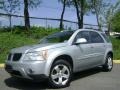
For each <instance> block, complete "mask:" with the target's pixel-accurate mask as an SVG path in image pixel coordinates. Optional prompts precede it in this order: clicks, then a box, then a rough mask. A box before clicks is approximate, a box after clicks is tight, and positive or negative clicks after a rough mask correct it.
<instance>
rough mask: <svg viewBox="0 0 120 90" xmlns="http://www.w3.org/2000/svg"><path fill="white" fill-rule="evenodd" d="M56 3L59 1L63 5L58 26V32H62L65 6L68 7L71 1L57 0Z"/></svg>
mask: <svg viewBox="0 0 120 90" xmlns="http://www.w3.org/2000/svg"><path fill="white" fill-rule="evenodd" d="M58 1H60V2H61V3H62V4H63V10H62V13H61V18H60V26H59V28H60V30H62V29H63V28H64V25H63V17H64V13H65V9H66V6H70V3H71V1H70V0H58Z"/></svg>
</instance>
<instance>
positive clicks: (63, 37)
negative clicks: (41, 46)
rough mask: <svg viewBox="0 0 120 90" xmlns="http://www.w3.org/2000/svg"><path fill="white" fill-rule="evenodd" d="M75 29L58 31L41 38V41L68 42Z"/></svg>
mask: <svg viewBox="0 0 120 90" xmlns="http://www.w3.org/2000/svg"><path fill="white" fill-rule="evenodd" d="M73 33H74V32H73V31H63V32H57V33H54V34H52V35H49V36H47V37H44V38H43V39H41V40H40V42H39V43H61V42H66V41H68V40H69V38H70V37H71V36H72V34H73Z"/></svg>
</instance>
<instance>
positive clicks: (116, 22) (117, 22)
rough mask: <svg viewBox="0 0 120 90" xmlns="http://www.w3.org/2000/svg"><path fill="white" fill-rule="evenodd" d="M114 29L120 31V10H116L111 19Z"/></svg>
mask: <svg viewBox="0 0 120 90" xmlns="http://www.w3.org/2000/svg"><path fill="white" fill-rule="evenodd" d="M111 26H112V30H113V31H115V32H120V11H118V12H116V13H115V14H114V16H113V17H112V19H111Z"/></svg>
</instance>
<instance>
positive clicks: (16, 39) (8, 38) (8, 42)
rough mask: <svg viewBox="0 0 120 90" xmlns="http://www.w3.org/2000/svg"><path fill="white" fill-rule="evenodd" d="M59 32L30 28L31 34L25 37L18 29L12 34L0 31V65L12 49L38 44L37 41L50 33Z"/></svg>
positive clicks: (50, 29) (49, 29) (7, 30)
mask: <svg viewBox="0 0 120 90" xmlns="http://www.w3.org/2000/svg"><path fill="white" fill-rule="evenodd" d="M57 31H59V30H58V29H52V28H47V29H45V28H42V27H32V28H31V34H30V35H29V36H28V35H26V34H25V33H24V32H23V30H22V29H21V30H20V28H15V30H14V29H13V33H11V32H9V29H8V28H7V29H5V30H1V31H0V63H4V62H5V60H6V59H7V55H8V53H9V51H10V50H11V49H12V48H16V47H21V46H24V45H32V44H36V43H38V42H39V40H40V39H41V38H42V37H44V36H46V35H49V34H51V33H54V32H57Z"/></svg>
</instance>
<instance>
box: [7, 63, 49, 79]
mask: <svg viewBox="0 0 120 90" xmlns="http://www.w3.org/2000/svg"><path fill="white" fill-rule="evenodd" d="M45 66H46V61H24V62H11V61H7V62H6V65H5V70H6V71H7V72H8V73H9V74H11V75H12V76H16V77H20V78H26V79H31V80H42V79H43V78H46V77H47V76H46V75H45Z"/></svg>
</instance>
